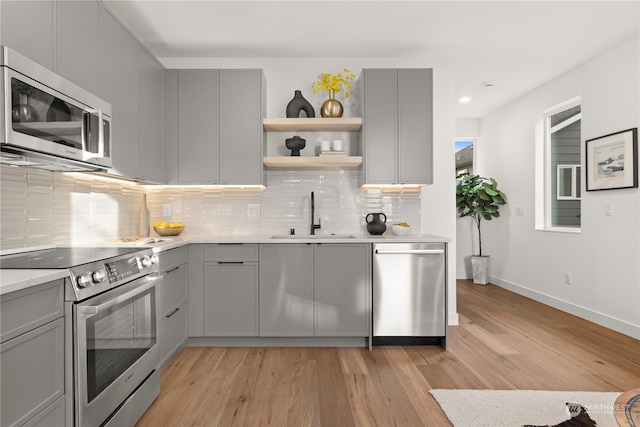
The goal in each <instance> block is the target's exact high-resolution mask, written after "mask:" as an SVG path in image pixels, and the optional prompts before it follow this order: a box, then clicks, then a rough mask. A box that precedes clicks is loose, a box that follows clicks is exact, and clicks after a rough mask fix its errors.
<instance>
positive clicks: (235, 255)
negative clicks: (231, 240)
mask: <svg viewBox="0 0 640 427" xmlns="http://www.w3.org/2000/svg"><path fill="white" fill-rule="evenodd" d="M204 260H205V262H206V261H218V262H241V261H242V262H245V261H246V262H251V261H253V262H256V261H258V245H243V244H230V245H223V244H219V245H206V246H205V247H204Z"/></svg>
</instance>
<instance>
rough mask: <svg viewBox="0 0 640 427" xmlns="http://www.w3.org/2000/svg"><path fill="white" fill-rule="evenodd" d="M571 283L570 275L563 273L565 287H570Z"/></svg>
mask: <svg viewBox="0 0 640 427" xmlns="http://www.w3.org/2000/svg"><path fill="white" fill-rule="evenodd" d="M571 281H572V278H571V273H564V283H565V284H566V285H571Z"/></svg>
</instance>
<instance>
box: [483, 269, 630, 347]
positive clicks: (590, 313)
mask: <svg viewBox="0 0 640 427" xmlns="http://www.w3.org/2000/svg"><path fill="white" fill-rule="evenodd" d="M489 282H490V283H493V284H494V285H497V286H500V287H501V288H504V289H508V290H510V291H512V292H515V293H516V294H519V295H523V296H525V297H527V298H531V299H532V300H534V301H538V302H541V303H543V304H546V305H548V306H551V307H553V308H557V309H558V310H562V311H564V312H567V313H569V314H573V315H574V316H578V317H580V318H582V319H585V320H588V321H590V322H593V323H596V324H598V325H601V326H604V327H605V328H609V329H612V330H614V331H616V332H620V333H621V334H624V335H628V336H630V337H632V338H635V339H640V326H638V325H633V324H631V323H629V322H626V321H624V320H620V319H616V318H615V317H611V316H609V315H606V314H603V313H599V312H597V311H594V310H591V309H589V308H586V307H582V306H579V305H576V304H574V303H572V302H569V301H565V300H562V299H558V298H556V297H554V296H551V295H547V294H545V293H542V292H538V291H535V290H533V289H529V288H527V287H524V286H521V285H518V284H516V283H513V282H509V281H507V280H503V279H500V278H499V277H496V276H492V275H489Z"/></svg>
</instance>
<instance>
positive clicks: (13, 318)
mask: <svg viewBox="0 0 640 427" xmlns="http://www.w3.org/2000/svg"><path fill="white" fill-rule="evenodd" d="M63 283H64V281H63V280H56V281H53V282H49V283H46V284H44V285H40V286H34V287H32V288H29V289H24V290H21V291H17V292H11V293H9V294H5V295H2V297H0V331H1V334H0V342H5V341H7V340H9V339H12V338H15V337H17V336H18V335H20V334H23V333H25V332H27V331H30V330H31V329H34V328H37V327H38V326H41V325H44V324H45V323H48V322H51V321H52V320H54V319H57V318H59V317H62V316H63V311H64V309H63V304H64V293H63V291H64V287H63Z"/></svg>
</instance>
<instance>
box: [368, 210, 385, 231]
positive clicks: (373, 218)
mask: <svg viewBox="0 0 640 427" xmlns="http://www.w3.org/2000/svg"><path fill="white" fill-rule="evenodd" d="M381 215H382V216H383V217H384V221H383V220H381V219H380V216H381ZM365 220H366V221H367V231H368V232H369V234H373V235H374V236H378V235H380V234H382V233H384V232H385V231H387V225H386V224H385V223H386V222H387V216H386V215H385V214H383V213H382V212H377V213H370V214H367V216H366V218H365Z"/></svg>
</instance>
